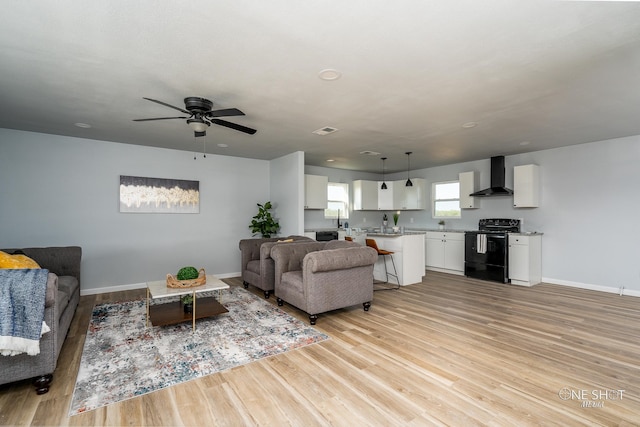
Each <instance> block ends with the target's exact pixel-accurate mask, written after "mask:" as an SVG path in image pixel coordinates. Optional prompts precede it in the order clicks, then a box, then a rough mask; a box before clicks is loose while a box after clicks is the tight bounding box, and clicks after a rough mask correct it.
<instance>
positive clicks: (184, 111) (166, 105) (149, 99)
mask: <svg viewBox="0 0 640 427" xmlns="http://www.w3.org/2000/svg"><path fill="white" fill-rule="evenodd" d="M142 99H146V100H147V101H151V102H155V103H156V104H160V105H164V106H165V107H169V108H173V109H174V110H178V111H180V112H182V113H185V114H189V115H191V113H190V112H188V111H187V110H185V109H182V108H180V107H175V106H173V105H170V104H167V103H166V102H162V101H158V100H157V99H151V98H145V97H144V96H143V97H142Z"/></svg>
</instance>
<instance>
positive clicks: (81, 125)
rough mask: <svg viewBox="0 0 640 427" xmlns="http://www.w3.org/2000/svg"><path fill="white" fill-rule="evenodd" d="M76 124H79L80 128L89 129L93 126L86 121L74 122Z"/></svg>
mask: <svg viewBox="0 0 640 427" xmlns="http://www.w3.org/2000/svg"><path fill="white" fill-rule="evenodd" d="M74 126H77V127H79V128H82V129H89V128H91V125H88V124H86V123H74Z"/></svg>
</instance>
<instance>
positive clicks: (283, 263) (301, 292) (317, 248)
mask: <svg viewBox="0 0 640 427" xmlns="http://www.w3.org/2000/svg"><path fill="white" fill-rule="evenodd" d="M271 257H272V258H273V260H274V263H275V285H274V286H275V288H274V289H275V290H274V293H275V295H276V297H277V298H278V305H283V303H284V302H285V301H286V302H287V303H289V304H291V305H293V306H295V307H297V308H299V309H301V310H303V311H305V312H307V313H308V314H309V321H310V323H311V324H312V325H315V324H316V321H317V319H318V314H320V313H325V312H327V311H331V310H336V309H339V308H344V307H350V306H352V305H356V304H362V305H363V307H364V310H365V311H368V310H369V307H370V306H371V301H372V300H373V265H374V264H375V262H376V260H377V258H378V254H377V253H376V251H375V250H374V249H372V248H369V247H365V246H361V245H358V244H357V243H353V242H347V241H337V240H333V241H331V242H326V243H320V242H317V243H298V244H296V245H290V246H287V245H277V246H275V247H273V248H272V250H271Z"/></svg>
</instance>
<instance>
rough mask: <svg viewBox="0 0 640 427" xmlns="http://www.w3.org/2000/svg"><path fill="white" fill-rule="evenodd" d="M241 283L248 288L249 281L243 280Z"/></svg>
mask: <svg viewBox="0 0 640 427" xmlns="http://www.w3.org/2000/svg"><path fill="white" fill-rule="evenodd" d="M242 284H243V285H244V288H245V289H249V283H247V282H245V281H244V280H243V281H242Z"/></svg>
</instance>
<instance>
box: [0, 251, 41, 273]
mask: <svg viewBox="0 0 640 427" xmlns="http://www.w3.org/2000/svg"><path fill="white" fill-rule="evenodd" d="M0 268H11V269H15V268H40V266H39V265H38V263H37V262H35V261H34V260H32V259H31V258H29V257H28V256H26V255H9V254H8V253H6V252H2V251H0Z"/></svg>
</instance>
